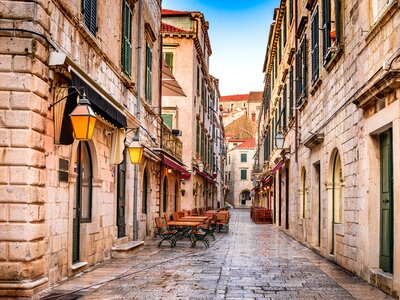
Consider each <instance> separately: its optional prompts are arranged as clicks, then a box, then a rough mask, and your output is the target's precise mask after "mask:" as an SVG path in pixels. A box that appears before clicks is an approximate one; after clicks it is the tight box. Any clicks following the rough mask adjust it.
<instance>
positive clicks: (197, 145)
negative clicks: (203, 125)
mask: <svg viewBox="0 0 400 300" xmlns="http://www.w3.org/2000/svg"><path fill="white" fill-rule="evenodd" d="M196 153H197V154H200V124H199V122H197V124H196Z"/></svg>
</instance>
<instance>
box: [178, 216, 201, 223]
mask: <svg viewBox="0 0 400 300" xmlns="http://www.w3.org/2000/svg"><path fill="white" fill-rule="evenodd" d="M207 220H208V217H207V216H187V217H182V218H179V220H178V221H183V222H205V221H207Z"/></svg>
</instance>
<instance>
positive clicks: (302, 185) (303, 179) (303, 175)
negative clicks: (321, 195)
mask: <svg viewBox="0 0 400 300" xmlns="http://www.w3.org/2000/svg"><path fill="white" fill-rule="evenodd" d="M300 199H301V204H300V207H301V212H300V215H301V218H302V220H303V237H304V242H307V217H308V215H307V172H306V169H305V168H304V167H303V168H302V170H301V181H300Z"/></svg>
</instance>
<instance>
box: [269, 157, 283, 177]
mask: <svg viewBox="0 0 400 300" xmlns="http://www.w3.org/2000/svg"><path fill="white" fill-rule="evenodd" d="M282 165H283V159H281V160H280V161H279V162H278V163H277V165H276V166H275V167H274V168H273V169H272V171H271V174H275V172H276V171H278V170H279V169H280V168H281V167H282Z"/></svg>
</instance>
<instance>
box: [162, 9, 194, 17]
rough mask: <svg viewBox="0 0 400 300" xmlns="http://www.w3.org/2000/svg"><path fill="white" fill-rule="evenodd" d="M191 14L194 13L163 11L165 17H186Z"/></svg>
mask: <svg viewBox="0 0 400 300" xmlns="http://www.w3.org/2000/svg"><path fill="white" fill-rule="evenodd" d="M191 13H192V12H191V11H185V10H172V9H163V10H162V11H161V14H162V15H163V16H186V15H190V14H191Z"/></svg>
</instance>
